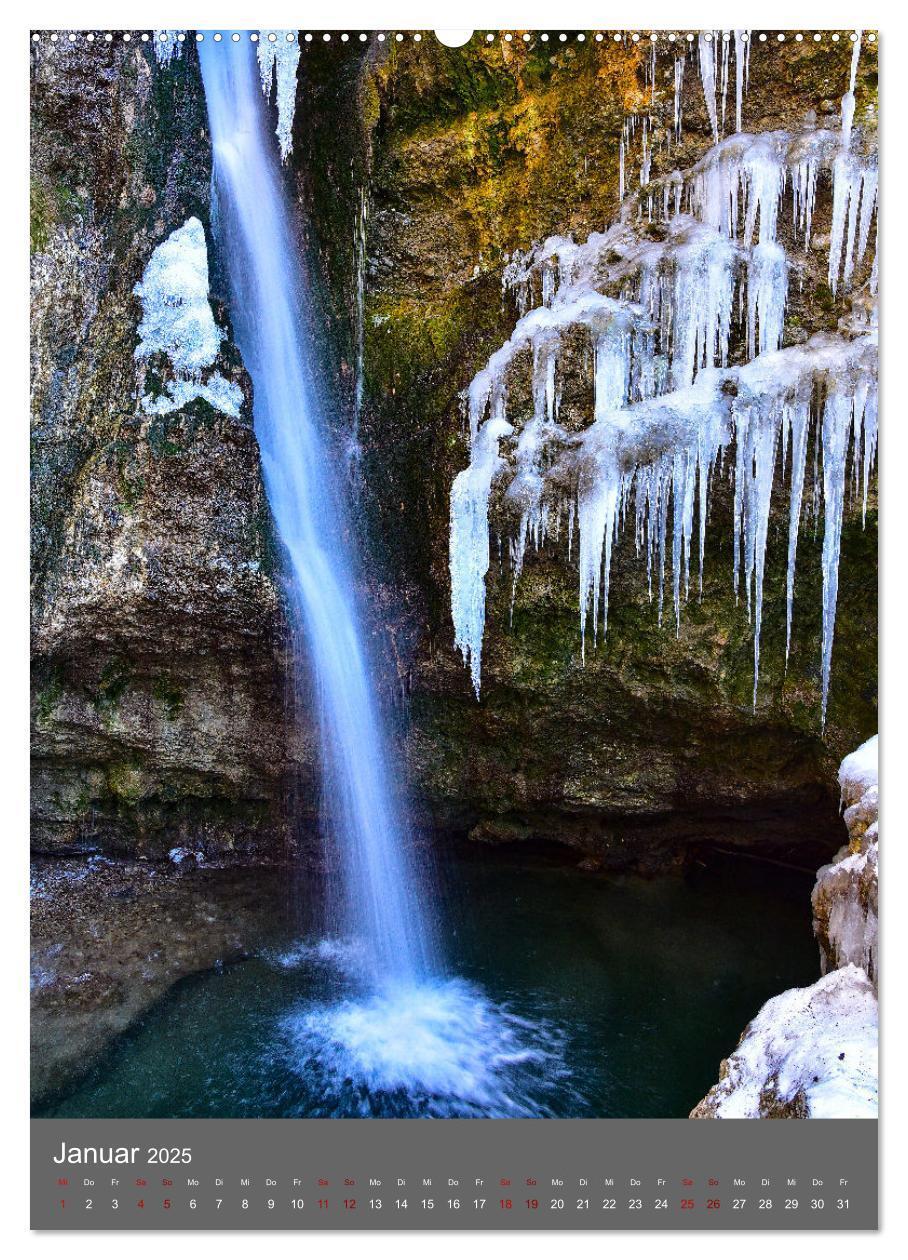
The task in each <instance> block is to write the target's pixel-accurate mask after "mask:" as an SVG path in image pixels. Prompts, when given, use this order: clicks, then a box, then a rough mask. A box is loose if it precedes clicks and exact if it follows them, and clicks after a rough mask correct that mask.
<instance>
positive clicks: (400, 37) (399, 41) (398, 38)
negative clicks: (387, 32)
mask: <svg viewBox="0 0 908 1260" xmlns="http://www.w3.org/2000/svg"><path fill="white" fill-rule="evenodd" d="M394 38H395V39H396V40H397V42H398V43H399V44H400V43H402V41H403V38H404V37H403V35H401V33H400V31H398V32H397V34H396V35H395V36H394Z"/></svg>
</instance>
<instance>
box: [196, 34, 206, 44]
mask: <svg viewBox="0 0 908 1260" xmlns="http://www.w3.org/2000/svg"><path fill="white" fill-rule="evenodd" d="M204 38H205V36H204V35H203V34H202V32H201V31H196V35H195V42H196V43H197V44H201V42H202V40H203V39H204Z"/></svg>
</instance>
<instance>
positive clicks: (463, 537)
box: [450, 420, 513, 699]
mask: <svg viewBox="0 0 908 1260" xmlns="http://www.w3.org/2000/svg"><path fill="white" fill-rule="evenodd" d="M512 431H513V430H512V428H511V426H510V425H509V424H508V423H507V421H505V420H488V421H486V423H485V424H484V425H483V426H482V428H481V429H480V430H479V432H478V433H477V435H476V440H475V442H474V443H473V455H472V459H471V461H470V466H469V468H465V469H464V471H463V472H461V473H458V474H457V476H456V477H455V478H454V485H453V486H452V488H451V538H450V568H451V615H452V618H453V621H454V646H455V647H457V648H459V649H460V652H461V654H462V655H463V659H464V664H465V665H467V664H468V665H469V666H470V676H471V678H472V680H473V688H474V690H475V692H476V698H477V699H478V698H479V686H480V676H481V665H482V638H483V632H484V629H485V611H486V585H485V579H486V573H488V571H489V494H490V493H491V488H492V481H493V479H494V478H495V475H496V473H497V472H498V471H499V470H500V468H501V467H502V464H503V461H502V459H501V457H500V455H499V453H498V443H499V441H500V439H501V438H503V437H507V435H508V434H509V433H511V432H512Z"/></svg>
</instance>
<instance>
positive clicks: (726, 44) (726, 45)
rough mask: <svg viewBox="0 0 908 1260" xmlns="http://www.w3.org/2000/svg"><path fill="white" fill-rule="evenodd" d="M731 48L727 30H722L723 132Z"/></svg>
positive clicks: (722, 129) (723, 129)
mask: <svg viewBox="0 0 908 1260" xmlns="http://www.w3.org/2000/svg"><path fill="white" fill-rule="evenodd" d="M730 48H731V40H730V39H729V37H728V31H723V32H722V90H721V93H720V95H721V97H722V122H721V127H720V130H721V132H722V134H723V135H724V134H725V110H726V107H727V105H728V61H729V51H730Z"/></svg>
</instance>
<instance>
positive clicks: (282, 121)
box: [256, 31, 300, 162]
mask: <svg viewBox="0 0 908 1260" xmlns="http://www.w3.org/2000/svg"><path fill="white" fill-rule="evenodd" d="M297 35H298V32H297V31H259V38H258V44H257V45H256V47H257V48H258V59H259V72H260V74H261V76H262V91H263V92H264V93H265V95H266V96H268V97H270V96H271V88H272V84H275V94H276V97H277V127H276V128H275V135H276V136H277V139H278V144H279V145H280V148H281V161H283V162H286V161H287V158H288V157H289V156H290V151H291V149H292V148H293V118H294V115H295V113H296V72H297V70H298V68H299V63H300V45H299V40H298V38H297Z"/></svg>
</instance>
